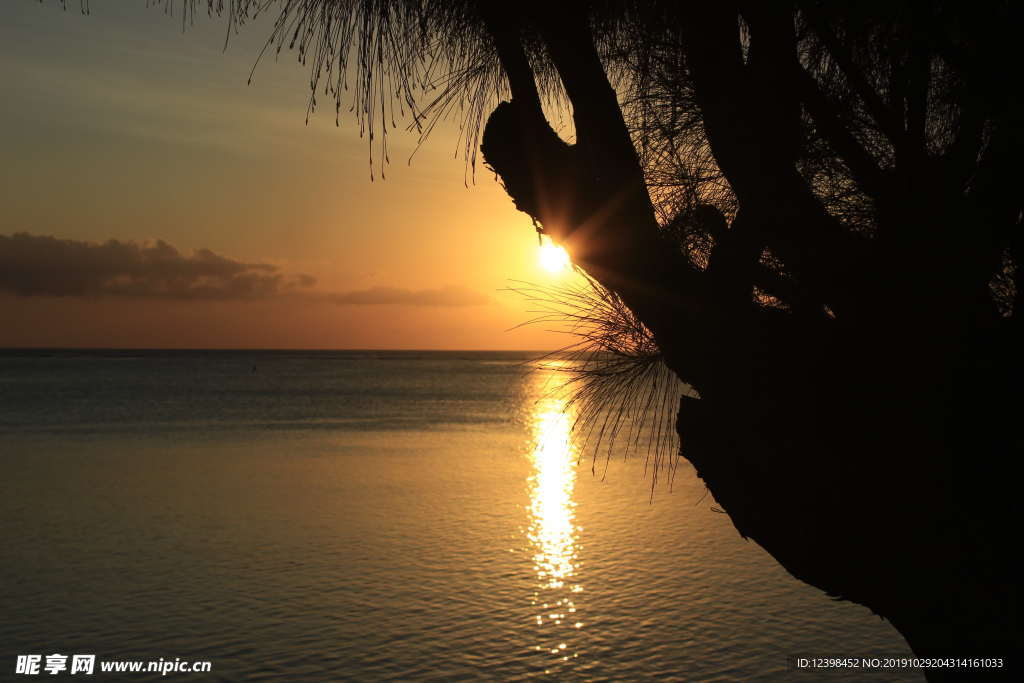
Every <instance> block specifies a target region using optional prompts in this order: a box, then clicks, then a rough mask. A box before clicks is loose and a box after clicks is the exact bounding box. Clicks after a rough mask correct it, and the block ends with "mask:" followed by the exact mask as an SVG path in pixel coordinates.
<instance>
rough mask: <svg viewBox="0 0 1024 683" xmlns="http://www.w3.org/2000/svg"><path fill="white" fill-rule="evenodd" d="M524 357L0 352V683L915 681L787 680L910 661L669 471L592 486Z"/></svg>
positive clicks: (567, 422) (886, 631)
mask: <svg viewBox="0 0 1024 683" xmlns="http://www.w3.org/2000/svg"><path fill="white" fill-rule="evenodd" d="M528 358H529V355H528V354H511V353H454V352H453V353H399V352H390V353H380V352H35V353H18V352H0V482H2V487H3V488H2V490H3V495H2V496H0V537H2V539H3V545H4V551H3V556H4V561H3V562H2V563H0V597H2V599H0V605H2V618H0V656H2V659H0V678H2V679H6V678H20V679H24V678H25V677H23V676H20V677H15V676H13V673H14V668H15V658H16V655H18V654H27V653H37V654H44V655H45V654H50V653H54V652H56V653H64V654H71V653H94V654H96V655H97V657H98V659H100V660H110V659H137V660H157V659H160V658H164V659H165V660H174V659H175V658H178V657H180V658H181V659H183V660H209V661H211V662H212V667H213V670H212V673H210V674H171V675H170V676H171V677H172V678H178V679H181V680H223V681H241V680H296V681H329V680H344V679H351V680H379V679H401V680H472V679H494V680H515V679H519V678H531V677H544V676H545V675H547V676H548V677H550V678H552V679H554V680H572V679H588V680H634V679H646V678H654V677H658V678H665V679H675V680H758V679H763V680H793V679H797V680H808V681H810V680H822V679H826V680H845V679H849V680H923V679H922V677H921V675H920V674H919V673H917V672H902V673H894V672H888V673H886V674H874V675H873V676H872V675H871V674H868V673H866V672H863V671H862V672H858V673H857V674H856V675H850V674H849V673H845V674H844V673H843V672H823V671H816V672H813V673H808V672H797V671H794V670H792V669H790V668H789V663H788V658H790V657H799V656H858V657H860V656H875V655H878V656H893V655H897V656H909V655H910V652H909V649H908V648H907V646H906V644H905V642H904V641H903V639H902V638H901V637H900V636H899V635H898V634H897V633H896V632H895V630H893V628H892V627H891V626H889V625H888V624H887V623H886V622H883V621H881V620H880V619H879V618H878V617H876V616H873V615H872V614H871V613H870V612H869V611H868V610H866V609H865V608H863V607H859V606H857V605H852V604H849V603H842V602H836V601H833V600H831V599H829V598H827V597H826V596H825V595H823V594H821V593H819V592H818V591H816V590H814V589H812V588H810V587H808V586H806V585H803V584H801V583H799V582H797V581H796V580H795V579H793V578H791V577H790V576H789V575H788V574H786V572H785V571H784V570H782V569H781V568H780V567H778V566H777V565H776V564H775V563H774V561H773V560H772V559H771V558H770V557H769V556H768V555H767V554H766V553H765V552H764V551H762V550H761V549H760V548H759V547H758V546H756V545H755V544H753V543H751V542H747V541H744V540H742V539H741V538H740V537H739V536H738V534H737V533H736V531H735V530H734V529H733V527H732V525H731V523H730V522H729V520H728V518H727V517H726V516H725V515H724V514H720V513H717V512H716V511H715V506H714V501H713V500H711V499H710V497H709V496H707V495H705V489H704V487H703V485H702V484H701V482H700V480H699V479H697V478H696V476H695V475H694V472H693V469H692V468H691V467H690V466H689V465H688V464H686V463H685V462H681V464H680V465H679V467H678V468H677V471H676V473H675V476H674V481H673V486H672V489H671V490H669V488H668V487H667V485H661V484H659V487H658V488H657V490H656V491H655V494H654V498H653V501H652V499H651V486H650V475H649V473H648V474H647V476H646V477H645V470H644V464H645V463H644V460H645V459H644V457H643V454H642V453H641V454H639V455H634V456H631V457H630V458H628V459H626V460H623V459H622V458H620V457H616V458H613V459H612V462H611V464H610V466H609V468H608V469H607V471H605V470H604V468H603V463H599V467H598V468H597V474H596V475H595V474H593V473H592V468H591V460H590V459H589V457H588V456H587V455H585V454H581V453H580V451H579V446H578V444H577V443H575V441H574V437H573V435H572V434H571V431H570V427H571V424H572V421H573V413H572V406H567V405H566V402H565V400H564V398H562V397H559V396H558V394H557V393H553V392H552V391H551V389H552V387H553V386H554V385H555V384H557V383H558V382H559V381H561V379H560V378H561V376H562V375H561V374H560V373H559V372H557V371H556V370H555V369H554V368H552V367H550V366H543V365H540V366H538V365H537V364H532V363H529V362H527V360H528ZM44 675H45V674H44ZM65 675H67V674H66V672H65ZM96 676H97V677H98V678H104V677H106V678H112V677H113V675H111V674H106V675H104V674H101V673H99V672H97V674H96ZM46 677H47V678H51V677H50V676H46ZM53 678H57V677H53ZM156 678H159V677H156ZM131 679H132V680H147V676H146V675H139V674H135V675H132V676H131Z"/></svg>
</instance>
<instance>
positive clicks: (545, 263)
mask: <svg viewBox="0 0 1024 683" xmlns="http://www.w3.org/2000/svg"><path fill="white" fill-rule="evenodd" d="M538 258H539V259H540V265H541V267H542V268H544V270H546V271H548V272H549V273H561V272H564V271H566V270H568V269H569V267H570V266H571V261H569V254H568V253H567V252H566V251H565V249H563V248H562V247H560V246H558V245H557V244H552V243H551V242H545V243H544V244H542V245H540V252H539V254H538Z"/></svg>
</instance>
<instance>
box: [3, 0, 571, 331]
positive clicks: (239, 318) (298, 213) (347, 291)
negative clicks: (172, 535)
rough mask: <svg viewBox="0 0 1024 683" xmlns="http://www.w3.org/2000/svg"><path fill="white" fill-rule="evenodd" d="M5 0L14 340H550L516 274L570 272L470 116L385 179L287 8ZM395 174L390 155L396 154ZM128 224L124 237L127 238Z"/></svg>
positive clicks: (8, 267) (403, 158) (6, 214)
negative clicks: (309, 62) (544, 261)
mask: <svg viewBox="0 0 1024 683" xmlns="http://www.w3.org/2000/svg"><path fill="white" fill-rule="evenodd" d="M68 5H69V7H68V10H67V11H62V10H61V8H60V5H59V3H58V2H56V1H55V0H47V1H46V2H44V3H43V4H39V3H37V2H34V1H32V0H19V1H17V2H3V3H0V83H2V84H3V99H4V106H3V108H0V149H2V150H3V152H2V154H3V157H2V158H3V164H2V165H0V205H2V206H3V214H2V219H0V346H2V347H17V346H62V347H67V346H85V347H150V348H153V347H156V348H179V347H200V348H396V349H402V348H405V349H412V348H419V349H428V348H455V349H549V348H556V347H559V346H562V345H564V344H566V343H568V342H569V341H571V339H570V338H568V337H565V336H564V335H556V334H553V333H550V332H546V331H545V330H544V329H543V328H542V327H539V326H527V327H525V328H519V329H515V330H510V329H509V328H512V327H514V326H516V325H518V324H519V323H522V322H524V321H525V320H527V319H529V318H531V317H533V316H532V314H531V313H529V312H528V311H529V310H530V309H531V308H532V307H531V305H530V304H528V303H527V302H526V301H524V300H523V299H522V298H521V297H519V296H518V295H514V294H511V293H508V292H503V291H501V290H502V289H504V288H506V287H508V286H510V284H511V281H516V280H518V281H528V282H532V283H536V284H539V285H551V284H555V285H557V284H564V283H567V282H569V281H570V280H572V279H575V276H573V275H570V274H560V275H554V274H551V273H549V272H547V271H545V270H544V269H542V268H541V267H539V265H538V246H537V238H536V235H535V233H534V232H533V229H532V227H531V225H530V221H529V219H528V218H527V217H526V216H525V215H524V214H522V213H519V212H517V211H516V210H515V209H514V207H513V205H512V202H511V200H510V199H508V197H507V196H506V195H505V193H504V191H503V190H502V189H501V187H500V185H499V184H498V183H497V182H496V181H495V180H494V176H493V174H492V173H490V172H489V171H487V170H486V169H481V170H479V171H478V173H477V175H476V179H475V183H474V182H473V181H472V178H469V183H468V184H469V187H467V186H466V180H467V175H466V167H465V164H464V161H463V160H462V158H461V147H460V145H459V141H458V125H457V122H456V121H451V122H448V123H447V125H444V126H441V127H439V129H438V130H437V131H436V132H435V133H434V134H433V135H432V136H431V137H430V139H429V140H428V141H427V143H426V144H425V145H424V146H423V147H422V148H421V149H420V150H419V151H418V152H417V153H416V156H415V157H414V158H413V160H412V163H411V165H410V164H407V161H408V160H409V157H410V155H411V154H412V152H413V150H414V148H415V144H416V141H417V137H416V135H415V134H414V133H408V132H405V131H404V130H403V129H402V128H403V124H405V125H407V124H408V123H409V120H408V119H406V120H405V121H404V122H399V128H398V130H396V131H395V132H394V134H393V135H392V137H391V142H390V144H391V155H390V156H391V164H390V166H388V167H387V168H386V174H387V180H386V181H383V182H382V181H381V180H380V179H379V178H378V179H377V180H376V181H375V182H371V181H370V158H369V149H368V145H367V141H366V139H360V137H359V129H358V125H357V123H356V121H355V119H354V115H352V114H348V113H347V112H346V111H345V110H344V109H343V110H342V118H341V125H340V127H336V126H335V117H334V107H333V103H332V102H327V103H326V106H323V107H322V108H321V109H320V110H319V111H318V112H317V113H315V114H314V115H313V116H312V117H311V119H310V123H309V124H308V125H306V124H305V118H306V104H307V101H308V97H309V74H308V71H307V70H306V68H305V67H303V66H301V65H299V64H297V62H296V60H295V55H294V53H282V55H281V57H280V60H279V61H277V62H275V61H274V59H273V58H272V57H271V58H267V59H264V61H262V62H261V63H260V65H259V66H258V68H257V69H256V73H255V77H254V79H253V84H252V85H248V86H247V84H246V81H247V79H248V76H249V72H250V70H251V68H252V66H253V64H254V63H255V60H256V57H257V55H258V53H259V50H260V48H261V47H262V45H263V42H264V40H265V39H266V37H267V36H268V35H269V23H270V22H269V21H266V20H263V21H257V22H255V23H252V24H249V25H247V26H245V27H243V29H242V30H241V32H240V33H239V34H237V35H232V36H231V38H230V40H229V41H228V46H227V50H226V51H225V50H224V39H225V35H226V31H227V23H226V21H225V20H223V19H221V20H217V19H213V20H210V19H207V18H206V17H205V15H204V16H203V17H201V18H200V19H199V20H198V22H197V23H196V25H194V26H192V27H191V28H189V29H188V30H187V31H185V32H182V24H181V18H180V16H176V17H169V16H166V15H165V14H164V12H163V10H162V9H161V8H149V9H147V8H145V7H144V5H145V3H143V2H141V1H139V2H123V1H121V0H92V2H91V10H92V12H91V15H90V16H83V15H82V14H81V13H80V12H79V11H78V8H77V3H71V2H69V3H68ZM376 175H378V176H379V173H377V174H376ZM111 240H115V241H116V243H112V242H111Z"/></svg>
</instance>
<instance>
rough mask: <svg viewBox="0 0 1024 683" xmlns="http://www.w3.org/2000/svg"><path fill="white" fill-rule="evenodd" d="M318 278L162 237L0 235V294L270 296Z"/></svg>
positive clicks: (186, 297) (158, 296)
mask: <svg viewBox="0 0 1024 683" xmlns="http://www.w3.org/2000/svg"><path fill="white" fill-rule="evenodd" d="M314 284H316V280H315V279H314V278H312V277H310V276H309V275H289V276H286V275H284V274H282V273H281V272H280V271H279V269H278V268H277V266H272V265H270V264H267V263H243V262H241V261H234V260H232V259H229V258H225V257H223V256H219V255H217V254H215V253H213V252H212V251H210V250H209V249H199V250H198V251H195V252H193V253H192V254H191V255H187V256H186V255H183V254H181V253H180V252H179V251H178V250H177V249H175V248H174V247H173V246H171V245H170V244H168V243H166V242H164V241H162V240H160V241H157V242H155V243H152V244H137V243H135V242H119V241H117V240H110V241H108V242H104V243H103V244H95V243H92V242H79V241H76V240H63V239H57V238H56V237H46V236H40V235H29V234H27V233H17V234H14V235H11V236H6V235H0V292H8V293H13V294H17V295H19V296H135V297H151V298H152V297H155V298H167V299H265V298H269V297H273V296H277V295H279V294H283V293H286V292H295V291H302V290H303V289H308V288H309V287H312V286H313V285H314Z"/></svg>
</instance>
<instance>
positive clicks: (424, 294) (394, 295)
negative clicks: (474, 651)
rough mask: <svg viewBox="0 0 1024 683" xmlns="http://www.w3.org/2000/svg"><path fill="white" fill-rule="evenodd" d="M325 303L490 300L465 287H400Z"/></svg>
mask: <svg viewBox="0 0 1024 683" xmlns="http://www.w3.org/2000/svg"><path fill="white" fill-rule="evenodd" d="M324 298H325V300H327V301H330V302H331V303H335V304H350V305H360V306H381V305H390V306H479V305H482V304H486V303H488V301H489V300H488V298H487V297H486V296H484V295H483V294H481V293H480V292H477V291H475V290H472V289H468V288H466V287H441V288H440V289H417V290H411V289H400V288H398V287H371V288H370V289H360V290H356V291H352V292H340V293H334V294H327V295H326V296H325V297H324Z"/></svg>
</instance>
